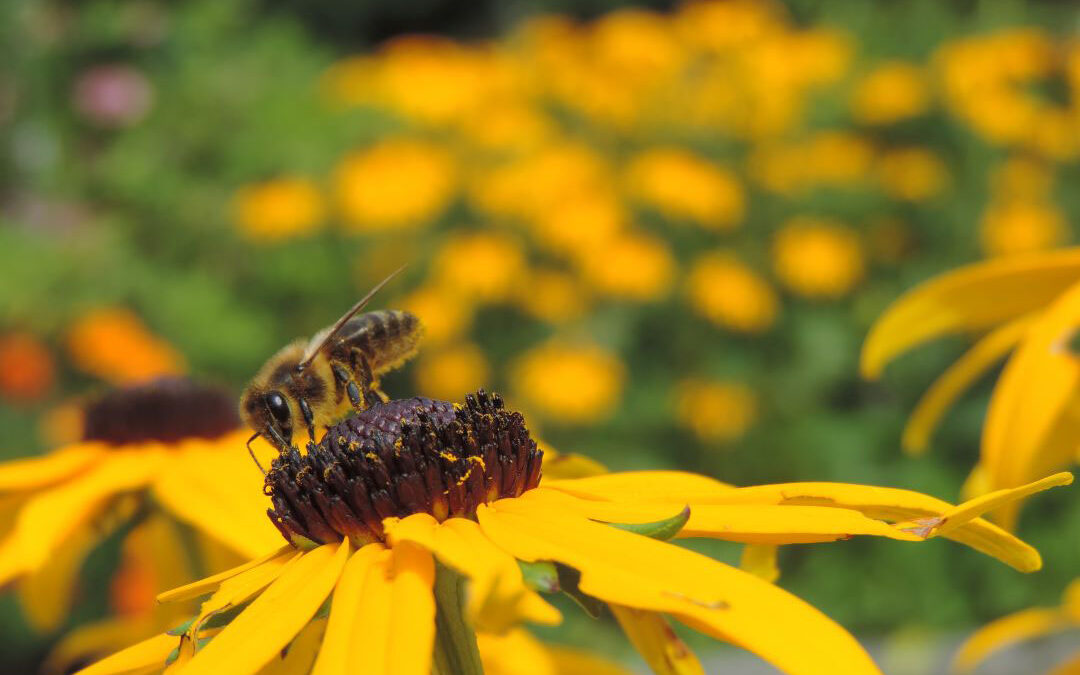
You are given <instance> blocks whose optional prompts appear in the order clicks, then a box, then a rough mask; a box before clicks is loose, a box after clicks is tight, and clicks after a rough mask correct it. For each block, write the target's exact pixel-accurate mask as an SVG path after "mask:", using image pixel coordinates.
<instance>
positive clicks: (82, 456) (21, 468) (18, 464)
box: [0, 443, 109, 492]
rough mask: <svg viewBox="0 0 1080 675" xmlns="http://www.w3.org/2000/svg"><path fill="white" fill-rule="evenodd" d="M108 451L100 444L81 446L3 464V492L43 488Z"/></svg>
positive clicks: (0, 485)
mask: <svg viewBox="0 0 1080 675" xmlns="http://www.w3.org/2000/svg"><path fill="white" fill-rule="evenodd" d="M108 452H109V449H108V448H107V447H106V446H104V445H102V444H100V443H79V444H77V445H71V446H68V447H66V448H61V449H59V450H55V451H53V452H50V453H49V454H47V455H42V456H41V457H29V458H26V459H14V460H8V461H6V462H4V463H3V464H0V492H13V491H21V490H34V489H40V488H43V487H46V486H49V485H52V484H54V483H58V482H60V481H62V480H66V479H68V478H71V477H72V476H75V475H77V474H79V473H81V472H85V471H86V470H87V469H88V468H89V467H90V466H91V465H92V464H93V463H94V462H96V461H97V460H98V459H100V458H101V457H103V456H104V455H105V454H107V453H108Z"/></svg>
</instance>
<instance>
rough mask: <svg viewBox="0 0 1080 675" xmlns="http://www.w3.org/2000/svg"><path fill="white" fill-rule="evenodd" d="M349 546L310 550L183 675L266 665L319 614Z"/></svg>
mask: <svg viewBox="0 0 1080 675" xmlns="http://www.w3.org/2000/svg"><path fill="white" fill-rule="evenodd" d="M348 555H349V542H348V541H347V540H346V541H343V542H342V543H340V544H326V545H324V546H320V547H319V548H317V549H314V550H312V551H308V552H306V553H305V554H304V555H303V556H301V557H300V558H299V559H298V560H297V561H296V563H295V564H293V565H290V566H289V567H288V569H286V570H284V571H283V572H282V574H281V576H279V577H278V578H277V579H276V580H275V581H274V583H272V584H271V585H270V587H269V588H267V589H266V590H265V591H263V592H262V593H261V594H260V595H259V596H258V597H257V598H255V600H253V601H252V603H251V604H250V605H249V606H248V607H247V609H245V610H244V611H243V612H241V613H240V614H239V616H237V617H236V618H235V619H233V621H232V623H230V624H229V626H228V627H227V628H226V629H225V630H223V631H221V633H220V634H219V635H217V636H216V637H214V639H213V640H211V641H210V643H209V644H207V645H206V646H205V647H203V648H202V649H201V650H200V651H199V652H197V653H196V654H195V658H193V659H192V660H191V663H189V664H188V665H187V666H186V667H185V668H184V675H200V674H205V675H216V674H218V673H230V674H231V675H247V674H249V673H254V672H256V671H258V670H259V668H261V667H263V666H264V665H266V664H267V663H268V662H270V660H271V659H273V658H274V655H275V654H277V653H278V652H280V650H281V648H282V647H284V646H285V645H287V644H288V643H289V641H290V640H292V639H293V638H294V637H295V636H296V635H297V634H298V633H299V632H300V630H301V629H302V628H303V627H304V626H305V625H306V624H307V622H308V621H310V620H311V618H312V617H313V616H314V615H315V612H316V611H318V609H319V606H320V605H322V603H323V601H324V600H326V598H327V596H329V595H330V591H331V590H332V589H333V587H334V584H336V583H337V580H338V577H339V576H340V574H341V569H342V568H343V567H344V566H345V561H346V560H347V559H348Z"/></svg>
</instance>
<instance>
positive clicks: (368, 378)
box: [356, 352, 388, 408]
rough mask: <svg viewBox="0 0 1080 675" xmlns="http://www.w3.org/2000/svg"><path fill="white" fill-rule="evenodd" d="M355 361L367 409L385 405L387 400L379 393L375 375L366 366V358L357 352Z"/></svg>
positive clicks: (368, 365)
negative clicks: (362, 382)
mask: <svg viewBox="0 0 1080 675" xmlns="http://www.w3.org/2000/svg"><path fill="white" fill-rule="evenodd" d="M356 361H357V366H358V368H357V369H358V370H359V371H360V377H361V378H362V379H363V381H364V402H365V403H366V404H367V407H369V408H370V407H371V406H373V405H375V404H376V403H385V402H386V401H387V400H388V399H387V397H386V395H385V394H383V393H382V392H381V391H379V384H378V382H376V381H375V375H373V374H372V372H371V365H370V364H368V360H367V357H366V356H364V355H363V354H361V353H359V352H357V359H356Z"/></svg>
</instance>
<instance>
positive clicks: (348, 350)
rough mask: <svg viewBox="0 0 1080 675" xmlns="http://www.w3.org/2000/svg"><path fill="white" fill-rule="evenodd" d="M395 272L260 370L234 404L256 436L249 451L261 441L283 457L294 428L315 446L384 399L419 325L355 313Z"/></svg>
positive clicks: (396, 315) (390, 315)
mask: <svg viewBox="0 0 1080 675" xmlns="http://www.w3.org/2000/svg"><path fill="white" fill-rule="evenodd" d="M400 271H401V270H400V269H399V270H397V271H396V272H394V273H393V274H391V275H390V276H388V277H387V278H385V279H383V280H382V281H381V282H379V284H377V285H376V286H375V288H373V289H372V290H371V291H370V292H369V293H368V294H367V295H366V296H364V298H363V299H361V300H360V301H359V302H357V303H356V304H355V305H353V306H352V308H350V309H349V311H348V312H346V313H345V315H344V316H342V317H341V318H340V319H338V320H337V322H336V323H335V324H334V325H332V326H330V327H328V328H324V329H323V330H321V331H319V332H318V333H316V334H315V335H314V336H313V337H312V338H311V339H310V340H304V339H302V338H301V339H299V340H297V341H295V342H293V343H291V344H289V345H287V346H286V347H284V348H283V349H281V351H279V352H278V353H277V354H274V356H272V357H271V358H270V360H268V361H267V362H266V363H265V364H264V365H263V367H262V368H260V369H259V372H258V374H256V375H255V377H254V379H252V381H251V382H250V384H248V386H247V388H246V389H245V390H244V393H243V394H242V395H241V397H240V416H241V417H242V418H243V420H244V421H245V422H246V423H247V424H248V425H249V426H250V428H251V429H253V430H254V431H255V434H254V435H253V436H252V437H251V438H250V439H248V444H249V447H248V450H249V451H250V450H251V448H250V443H251V441H253V440H255V439H256V438H258V437H259V436H263V437H264V438H266V439H267V440H268V441H269V442H270V443H271V444H272V445H274V446H276V447H277V449H278V451H279V452H285V451H286V450H288V449H290V448H292V447H294V444H293V437H294V435H296V434H297V432H298V430H300V429H306V430H307V435H308V438H309V439H310V440H311V442H312V443H315V442H317V440H318V439H317V438H316V434H317V433H319V432H325V430H326V428H327V427H330V426H332V425H334V424H336V423H337V422H339V421H341V420H342V419H343V418H345V417H346V416H348V415H349V414H351V413H352V412H354V411H360V410H364V409H366V408H369V407H371V406H372V405H375V404H376V403H382V402H385V401H387V400H389V399H388V397H387V396H386V394H384V393H383V392H382V391H381V390H380V389H379V377H380V376H381V375H383V374H384V373H386V372H388V371H390V370H392V369H394V368H396V367H398V366H400V365H401V364H402V363H404V362H405V361H407V360H408V359H409V358H411V357H412V356H413V355H414V354H416V351H417V346H418V345H419V342H420V338H421V337H422V335H423V326H422V325H421V323H420V319H419V318H417V317H416V315H414V314H411V313H409V312H403V311H398V310H380V311H375V312H366V313H364V314H360V310H362V309H363V308H364V307H365V306H366V305H367V303H368V302H369V301H370V300H371V298H372V297H373V296H374V295H375V294H376V293H377V292H378V291H379V290H380V289H381V288H382V287H383V286H385V285H386V284H387V282H389V281H390V279H392V278H393V277H394V276H395V275H397V273H398V272H400ZM252 457H254V454H253V455H252ZM256 464H258V460H256ZM259 468H260V469H261V468H262V467H261V466H260V467H259ZM264 473H265V472H264Z"/></svg>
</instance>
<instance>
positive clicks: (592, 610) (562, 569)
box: [555, 563, 604, 619]
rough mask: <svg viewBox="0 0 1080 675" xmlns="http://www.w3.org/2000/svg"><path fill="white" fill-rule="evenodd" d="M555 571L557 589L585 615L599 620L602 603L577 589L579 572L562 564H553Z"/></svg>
mask: <svg viewBox="0 0 1080 675" xmlns="http://www.w3.org/2000/svg"><path fill="white" fill-rule="evenodd" d="M555 569H556V570H557V571H558V574H559V588H561V589H562V592H563V593H566V595H568V596H569V597H570V599H571V600H573V601H574V602H576V603H577V604H578V605H580V606H581V608H582V609H583V610H585V613H586V614H588V615H589V616H591V617H592V618H594V619H599V618H600V615H601V614H603V612H604V602H603V601H602V600H597V599H596V598H594V597H593V596H591V595H588V594H586V593H585V592H583V591H582V590H581V589H580V588H579V587H578V584H579V583H581V572H579V571H578V570H576V569H574V568H573V567H568V566H567V565H563V564H562V563H555Z"/></svg>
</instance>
